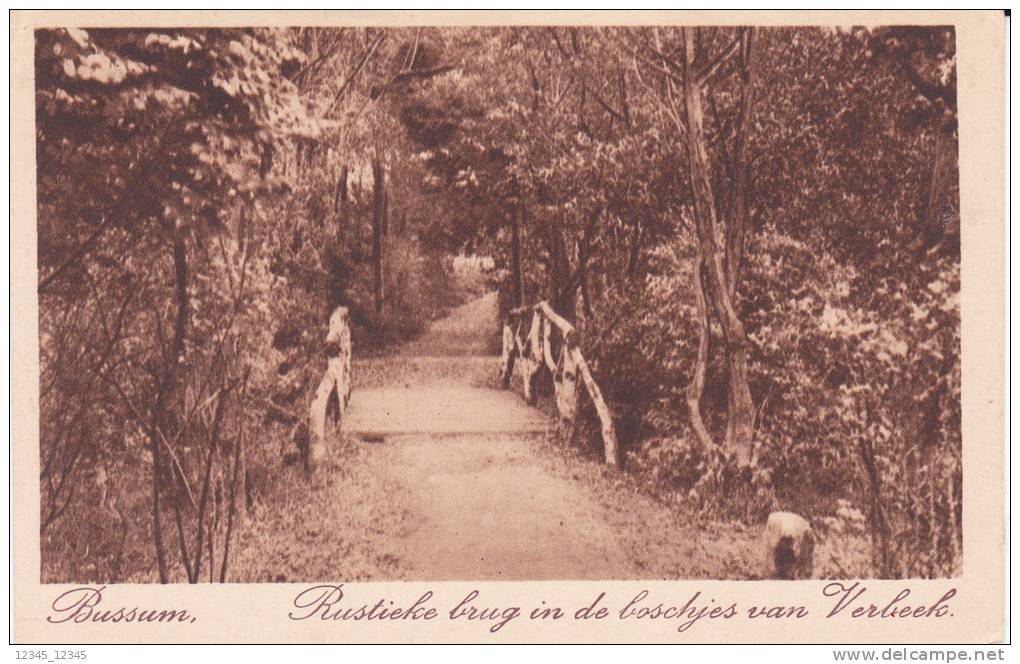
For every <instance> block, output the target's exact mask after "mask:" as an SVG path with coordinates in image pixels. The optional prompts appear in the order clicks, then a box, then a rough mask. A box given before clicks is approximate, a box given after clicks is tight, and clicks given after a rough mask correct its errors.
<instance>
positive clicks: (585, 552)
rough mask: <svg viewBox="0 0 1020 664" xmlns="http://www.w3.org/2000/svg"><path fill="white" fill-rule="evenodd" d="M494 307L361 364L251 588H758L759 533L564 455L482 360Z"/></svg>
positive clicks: (265, 546)
mask: <svg viewBox="0 0 1020 664" xmlns="http://www.w3.org/2000/svg"><path fill="white" fill-rule="evenodd" d="M495 309H496V306H495V297H494V296H492V295H488V296H485V297H483V298H481V299H479V300H476V301H474V302H471V303H469V304H467V305H465V306H463V307H460V308H459V309H457V310H455V311H453V312H452V313H451V315H450V316H449V317H448V318H446V319H444V320H442V321H439V322H437V323H436V324H435V325H433V327H432V328H431V329H430V330H429V331H428V332H427V333H426V334H424V335H423V336H422V337H421V338H420V339H418V340H416V341H414V342H412V343H410V344H408V345H406V346H405V347H403V348H401V349H399V350H398V351H397V352H396V353H395V354H394V355H392V356H390V357H386V358H378V359H371V360H359V361H356V362H355V367H354V375H355V389H354V394H353V397H352V402H351V409H350V411H349V413H348V418H347V420H346V422H347V424H346V427H345V435H344V436H343V437H342V438H340V439H339V440H338V441H336V444H335V446H334V449H333V462H332V464H331V467H329V468H327V469H325V470H324V471H320V472H319V473H317V474H316V475H315V476H314V477H312V478H306V477H305V476H304V475H303V473H301V471H300V470H298V469H296V468H290V469H287V470H285V471H284V472H285V475H284V476H283V477H281V478H280V480H279V481H280V485H282V486H286V487H291V486H293V489H292V490H287V491H285V492H284V496H283V497H281V498H280V499H279V500H277V501H275V502H274V504H272V505H267V506H264V507H263V508H261V510H260V512H259V515H258V517H257V519H256V520H255V521H254V523H253V525H252V526H251V528H249V529H248V532H249V534H248V536H247V538H246V539H245V540H244V541H243V542H242V543H241V545H240V550H239V551H238V552H237V558H236V562H233V563H232V564H233V565H234V570H235V571H234V573H233V574H232V577H233V579H234V580H238V581H267V580H268V581H272V580H275V581H321V580H336V579H344V580H348V581H366V580H525V579H530V580H544V579H634V578H642V579H677V578H716V579H719V578H749V577H752V578H753V577H754V576H755V575H756V573H757V572H758V571H759V566H760V562H759V561H758V557H759V556H758V545H757V536H756V533H752V532H749V531H748V530H746V529H744V528H743V527H742V526H740V525H739V524H712V523H695V522H692V521H691V519H690V517H689V515H688V514H686V513H681V512H678V509H677V507H676V506H666V505H664V504H662V503H660V502H658V501H656V500H654V499H652V498H651V497H649V496H648V495H647V494H646V493H644V492H643V491H642V490H641V489H640V487H638V486H637V484H636V482H635V480H634V479H633V478H630V477H628V476H627V475H626V474H621V473H618V472H613V471H610V470H608V469H606V468H605V466H603V465H602V464H599V463H597V462H595V461H592V460H587V459H582V458H580V457H579V456H578V455H577V454H576V453H574V452H572V451H570V450H567V449H564V448H563V447H562V445H561V444H560V443H559V442H558V441H557V438H556V436H555V432H553V431H551V430H550V424H549V422H548V420H546V419H545V418H544V417H543V416H542V415H541V414H540V413H539V411H537V410H535V409H530V408H526V407H525V406H524V404H523V400H522V399H521V397H520V396H519V395H517V394H516V393H513V392H505V391H502V390H499V389H498V385H497V377H496V373H497V366H498V358H496V357H493V356H485V355H482V354H481V353H482V352H483V350H484V349H485V348H486V347H487V335H488V334H489V333H491V331H492V329H493V326H494V324H493V321H494V316H495Z"/></svg>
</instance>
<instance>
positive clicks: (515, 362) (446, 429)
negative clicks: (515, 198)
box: [308, 301, 620, 467]
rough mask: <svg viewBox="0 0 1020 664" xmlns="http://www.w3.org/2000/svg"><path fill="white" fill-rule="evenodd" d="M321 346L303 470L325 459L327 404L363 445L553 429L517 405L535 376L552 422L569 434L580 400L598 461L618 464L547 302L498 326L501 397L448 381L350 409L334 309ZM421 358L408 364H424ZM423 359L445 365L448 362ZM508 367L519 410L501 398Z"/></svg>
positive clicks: (572, 336) (344, 336)
mask: <svg viewBox="0 0 1020 664" xmlns="http://www.w3.org/2000/svg"><path fill="white" fill-rule="evenodd" d="M325 341H326V343H325V348H326V353H327V356H328V358H329V359H328V363H327V368H326V371H325V374H324V375H323V378H322V380H321V382H320V383H319V387H318V389H317V390H316V392H315V397H314V399H313V401H312V404H311V407H310V409H309V419H310V423H309V424H310V426H309V430H310V433H311V440H310V444H309V451H308V463H309V465H310V466H312V467H314V466H315V465H317V464H319V463H321V462H322V460H323V459H324V458H325V457H326V454H327V450H328V447H329V439H328V436H329V434H328V432H329V431H330V429H329V427H328V419H329V414H330V412H331V409H330V405H331V404H333V405H335V408H333V409H332V412H334V413H335V420H334V421H335V424H336V425H337V426H338V427H339V429H341V430H343V431H345V432H347V433H349V434H351V435H354V436H358V437H361V438H363V439H366V440H381V439H384V438H385V437H387V436H393V435H422V434H428V435H457V434H482V433H488V434H496V433H537V432H546V431H549V430H551V429H552V428H553V423H552V422H550V421H549V420H548V418H546V417H545V416H544V415H542V414H541V413H540V412H538V411H537V410H535V409H529V408H526V407H525V406H524V404H526V405H527V406H535V405H536V403H537V389H536V388H537V384H536V382H537V378H538V376H539V374H540V372H542V371H543V369H544V370H546V371H548V372H549V374H550V375H551V377H552V383H553V386H554V390H555V407H556V412H557V414H558V419H559V423H560V424H561V425H562V426H563V427H564V428H565V429H567V430H569V429H570V427H572V426H573V425H574V421H575V419H576V418H577V416H578V400H579V398H581V397H582V396H587V398H589V399H591V401H592V404H593V405H594V407H595V411H596V413H597V414H598V418H599V421H600V424H601V435H602V443H603V450H604V455H605V461H606V463H607V464H609V465H611V466H613V467H618V466H619V464H620V451H619V445H618V443H617V439H616V432H615V429H614V426H613V417H612V413H611V412H610V410H609V407H608V406H607V404H606V402H605V399H604V398H603V396H602V391H601V390H600V389H599V386H598V384H597V383H596V382H595V379H594V378H593V376H592V373H591V369H590V368H589V366H588V363H587V361H586V360H585V358H584V356H583V355H582V354H581V349H580V347H579V345H578V335H577V331H576V330H575V328H574V326H573V325H571V324H570V322H569V321H567V320H566V319H565V318H563V317H562V316H560V315H559V314H557V313H556V312H555V311H554V310H553V309H552V307H551V306H549V304H548V302H544V301H543V302H539V303H538V304H535V305H532V306H526V307H520V308H517V309H514V310H512V311H510V312H509V314H508V316H507V318H506V320H505V321H504V323H503V349H502V356H501V358H500V364H499V380H500V382H501V385H502V388H503V390H504V392H499V391H495V390H491V389H486V388H484V387H477V386H470V385H463V384H458V383H457V382H456V381H445V382H440V383H438V384H433V385H431V386H430V387H429V389H428V390H415V389H413V388H412V387H411V386H410V385H404V386H399V385H398V386H386V387H375V388H370V389H366V390H363V391H362V390H359V394H358V398H357V400H356V403H355V405H354V407H353V408H349V406H350V402H351V394H352V390H353V387H354V376H353V373H352V368H351V351H352V349H351V333H350V323H349V317H348V312H347V309H346V307H337V309H336V310H335V311H334V312H333V314H332V316H330V321H329V330H328V332H327V334H326V340H325ZM429 359H430V358H421V357H416V358H408V361H409V362H418V363H422V362H425V363H426V364H427V363H428V361H429ZM431 359H432V360H433V361H435V362H447V361H449V359H448V358H431ZM480 359H481V361H485V362H488V361H491V360H489V359H488V358H480ZM459 361H463V360H459ZM494 368H495V367H494ZM515 368H518V369H519V373H520V375H521V384H522V385H523V391H524V404H522V403H521V402H520V401H519V400H518V399H515V398H513V397H511V396H510V395H509V394H508V393H507V392H505V391H506V390H509V389H510V387H511V385H513V380H512V378H513V372H514V369H515ZM579 378H580V380H578V379H579ZM582 387H583V393H582Z"/></svg>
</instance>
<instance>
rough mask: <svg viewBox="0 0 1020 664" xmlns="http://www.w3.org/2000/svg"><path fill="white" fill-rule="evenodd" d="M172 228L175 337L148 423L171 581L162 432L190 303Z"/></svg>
mask: <svg viewBox="0 0 1020 664" xmlns="http://www.w3.org/2000/svg"><path fill="white" fill-rule="evenodd" d="M168 225H169V224H168ZM171 232H172V233H173V262H174V293H175V297H176V300H177V316H176V318H175V320H174V338H173V341H171V343H170V353H169V356H168V357H167V358H166V367H165V368H164V370H163V375H162V376H161V377H160V380H159V382H158V383H157V384H156V397H155V400H154V401H153V405H152V411H151V421H150V423H149V451H150V453H151V454H152V539H153V545H154V547H155V549H156V565H157V568H158V571H159V582H160V583H167V582H168V581H169V573H168V571H167V564H166V553H165V549H164V546H163V523H162V507H161V495H160V494H161V489H162V487H161V485H162V481H163V477H164V471H163V454H162V450H161V434H163V433H164V432H165V430H166V418H165V415H166V404H167V401H168V400H169V399H171V398H172V396H171V395H172V394H173V391H174V383H175V377H176V373H177V367H178V365H179V363H180V356H181V354H182V353H183V352H184V340H185V337H186V336H187V331H188V315H189V307H190V300H189V296H188V253H187V246H186V245H185V241H184V236H183V234H182V233H181V230H180V229H178V228H173V229H171Z"/></svg>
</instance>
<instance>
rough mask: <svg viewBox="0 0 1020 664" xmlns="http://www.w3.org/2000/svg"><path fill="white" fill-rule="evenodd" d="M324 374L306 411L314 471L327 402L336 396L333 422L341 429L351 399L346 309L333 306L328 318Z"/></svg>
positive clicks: (323, 446) (322, 454)
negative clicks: (331, 313)
mask: <svg viewBox="0 0 1020 664" xmlns="http://www.w3.org/2000/svg"><path fill="white" fill-rule="evenodd" d="M325 351H326V357H327V358H329V363H328V364H327V365H326V373H325V375H323V377H322V381H321V382H320V383H319V388H318V389H317V390H316V391H315V398H314V399H313V400H312V405H311V407H310V408H309V423H308V424H309V426H308V430H309V441H308V457H307V460H306V462H307V465H308V467H310V468H314V467H315V466H316V465H318V464H319V463H321V462H322V461H323V460H324V459H325V458H326V451H327V449H328V446H327V442H326V418H327V416H328V414H329V410H330V409H329V405H330V399H331V397H332V396H333V395H334V394H335V395H336V421H337V422H338V423H339V424H340V425H341V426H342V425H343V419H344V415H345V414H346V413H347V404H348V403H349V402H350V400H351V382H352V381H351V327H350V319H349V317H348V315H347V307H337V308H336V309H334V310H333V315H332V316H330V317H329V332H328V333H327V334H326V345H325Z"/></svg>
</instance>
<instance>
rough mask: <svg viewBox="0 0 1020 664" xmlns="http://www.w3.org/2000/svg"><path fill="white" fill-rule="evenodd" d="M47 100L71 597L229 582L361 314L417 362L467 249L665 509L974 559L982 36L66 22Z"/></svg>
mask: <svg viewBox="0 0 1020 664" xmlns="http://www.w3.org/2000/svg"><path fill="white" fill-rule="evenodd" d="M36 81H37V161H38V203H39V275H40V281H39V294H40V342H41V344H40V345H41V353H42V357H41V363H42V376H41V410H42V422H41V425H42V430H41V454H42V528H43V540H44V574H45V573H51V574H52V575H53V576H54V577H55V578H83V579H84V578H102V579H110V578H112V579H115V580H116V579H118V578H121V579H123V578H147V577H148V576H151V575H152V574H158V576H159V578H160V579H161V580H167V579H169V578H172V577H179V576H181V575H186V576H187V578H188V579H189V580H192V581H197V580H199V579H200V578H201V579H204V578H206V576H208V578H210V579H214V578H217V579H218V578H226V577H227V571H226V570H227V567H228V558H229V541H230V538H231V536H232V535H231V533H232V530H233V529H234V528H235V525H234V524H235V520H236V519H238V518H239V517H238V516H237V514H238V513H239V511H240V506H241V505H242V504H243V503H244V502H245V500H246V499H247V498H249V497H250V496H249V494H251V493H252V491H253V489H252V486H255V485H257V484H258V481H257V478H258V476H259V473H260V472H264V471H265V469H267V468H268V469H270V473H271V469H272V468H273V467H274V465H275V464H279V463H281V459H282V457H283V456H285V455H286V454H289V452H290V449H291V447H293V446H296V447H297V448H298V451H299V452H300V448H301V446H302V444H303V440H304V437H305V433H304V432H303V431H302V419H303V418H302V417H301V415H300V414H301V413H303V412H304V411H305V409H306V407H307V400H308V398H309V392H310V389H311V387H312V386H313V385H312V379H313V378H314V377H315V374H316V372H319V371H321V368H322V362H323V360H322V358H321V357H320V352H319V351H320V349H319V347H318V344H319V339H320V337H321V334H322V331H323V329H324V324H325V321H326V319H327V317H328V314H329V312H330V311H331V309H332V308H333V307H334V306H335V305H337V304H345V305H347V306H349V307H350V309H351V312H352V320H353V322H354V325H355V330H354V333H355V346H356V348H357V349H358V350H359V351H360V352H366V351H368V350H371V349H372V348H373V346H378V345H384V344H386V343H388V342H392V341H396V340H400V339H405V338H408V337H410V336H412V335H414V334H415V333H417V332H419V331H420V330H421V329H422V327H423V326H424V325H425V323H426V322H427V321H428V319H430V318H432V317H435V316H436V315H438V314H439V313H441V312H442V311H443V310H444V308H446V307H448V306H449V305H450V304H452V303H454V302H456V298H457V295H456V293H455V292H454V291H455V290H456V288H455V284H453V277H452V276H451V262H450V261H451V256H452V255H453V254H454V253H456V252H460V251H467V252H470V253H475V254H479V255H487V256H491V257H492V258H493V259H494V261H495V264H496V272H495V286H496V287H497V288H498V289H499V291H500V301H501V303H502V306H503V309H504V310H506V309H509V308H511V307H512V306H515V305H520V304H525V303H533V302H535V301H537V300H539V299H547V300H549V302H550V303H551V304H552V305H553V307H554V308H555V309H556V310H557V311H559V312H561V313H562V314H563V315H564V316H565V317H567V318H568V319H570V320H572V321H573V322H574V323H575V325H576V326H577V327H578V328H579V330H580V332H581V339H582V345H583V351H584V354H585V356H586V357H588V358H589V360H590V361H591V364H592V368H593V370H594V372H595V374H596V378H597V379H598V381H599V383H600V384H601V386H602V388H603V391H604V392H605V395H606V397H607V399H608V400H609V402H610V405H611V407H612V408H613V411H614V413H615V415H616V417H617V427H618V429H619V432H620V435H621V439H622V442H623V444H624V447H625V450H626V454H627V467H628V470H629V471H630V472H635V473H638V474H639V475H640V477H641V478H642V479H643V480H644V481H645V482H646V483H647V484H648V486H649V490H651V491H654V492H656V493H659V494H662V495H669V496H673V497H674V498H675V499H676V500H683V501H688V502H689V503H690V504H691V505H692V506H693V507H696V508H697V509H699V510H701V511H703V512H705V513H710V514H715V515H720V516H725V517H727V518H741V519H750V520H759V519H760V518H761V517H762V516H763V515H764V514H765V513H766V512H767V511H768V510H771V509H775V508H784V509H792V510H795V511H799V512H802V513H805V514H807V515H809V516H812V517H816V523H818V524H820V525H821V524H825V523H831V524H834V525H832V528H834V529H838V528H840V527H842V526H841V524H843V523H844V522H848V521H849V522H854V523H858V520H857V518H856V516H855V515H859V514H863V515H865V517H866V524H867V526H866V527H867V529H868V532H869V533H871V537H872V540H873V546H872V549H873V551H872V555H873V559H874V564H875V573H876V574H878V575H882V576H939V575H947V574H954V573H958V572H959V570H960V569H961V559H962V553H961V550H962V537H961V532H962V531H961V528H962V526H961V522H962V519H961V517H962V514H961V504H962V475H961V431H960V400H959V398H960V338H959V315H960V314H959V299H958V295H959V288H960V283H959V282H960V275H959V204H958V198H959V193H958V183H957V181H958V174H957V158H956V150H957V147H956V146H957V134H956V117H955V114H956V107H955V105H956V93H955V88H956V81H955V52H954V35H953V32H952V29H949V28H938V27H935V28H891V29H874V30H867V29H856V28H855V29H852V30H828V29H821V28H768V29H764V28H763V29H745V28H739V29H738V28H704V29H688V30H683V29H679V28H677V29H672V28H669V29H667V28H633V29H619V28H599V29H577V28H527V29H510V28H490V29H404V28H400V29H386V30H382V29H372V28H361V29H353V28H331V29H292V30H184V29H182V30H177V29H174V30H89V31H88V32H85V31H81V30H55V31H40V32H38V33H37V35H36ZM494 333H495V330H494ZM582 416H583V417H586V418H588V419H590V418H591V417H592V416H593V413H591V412H590V408H589V409H588V411H585V410H584V409H582ZM592 426H593V424H592V422H586V421H582V422H581V426H580V427H579V428H578V431H577V432H576V434H577V435H575V437H574V438H575V440H578V441H581V443H580V444H582V445H587V442H586V441H587V440H588V438H589V437H588V436H586V435H585V432H586V427H588V428H590V427H592ZM82 505H85V506H89V505H91V506H98V507H95V509H97V510H98V511H99V514H98V515H97V516H96V517H95V519H94V520H95V521H97V522H102V523H103V524H106V525H103V526H102V527H100V528H98V530H99V531H109V530H110V528H115V529H116V530H117V533H115V534H114V535H112V536H110V535H109V534H108V533H107V534H106V535H102V536H100V535H90V534H89V533H90V532H93V531H94V530H96V529H94V528H91V527H90V525H89V524H88V522H87V521H88V520H81V519H68V518H67V515H68V514H76V513H82V512H81V510H82V509H83V508H82V507H81V506H82ZM110 514H114V515H115V518H113V519H110V518H109V515H110ZM144 514H148V517H147V519H146V518H142V515H144ZM848 515H849V516H848ZM837 517H838V518H837ZM110 523H112V524H115V525H114V526H110V525H108V524H110ZM144 524H147V525H144ZM111 543H112V544H111ZM99 546H103V547H107V548H109V549H110V550H109V551H106V550H104V551H103V555H101V556H88V555H86V554H85V553H84V550H86V549H88V547H93V549H94V548H95V547H99ZM75 547H78V548H77V549H75ZM72 549H74V550H73V551H72ZM56 560H75V561H81V565H82V567H81V568H77V569H73V570H57V569H49V570H47V569H45V566H46V564H47V562H46V561H56ZM94 560H100V561H102V565H105V567H102V566H101V565H99V566H97V564H93V563H90V562H88V561H94ZM89 565H91V567H90V566H89ZM214 565H215V569H214ZM203 570H204V571H203Z"/></svg>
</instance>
